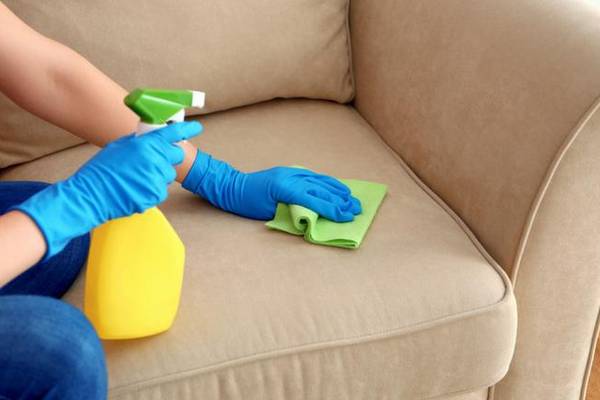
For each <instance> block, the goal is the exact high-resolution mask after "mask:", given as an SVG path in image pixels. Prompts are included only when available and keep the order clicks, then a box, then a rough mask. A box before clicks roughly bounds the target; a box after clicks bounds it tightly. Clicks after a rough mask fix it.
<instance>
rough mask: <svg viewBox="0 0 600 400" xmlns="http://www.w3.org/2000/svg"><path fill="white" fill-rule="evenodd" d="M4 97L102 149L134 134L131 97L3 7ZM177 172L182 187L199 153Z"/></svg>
mask: <svg viewBox="0 0 600 400" xmlns="http://www.w3.org/2000/svg"><path fill="white" fill-rule="evenodd" d="M0 92H3V93H4V94H5V95H7V96H8V97H9V98H10V99H11V100H13V101H14V102H15V103H16V104H18V105H19V106H20V107H22V108H24V109H25V110H27V111H29V112H31V113H33V114H35V115H37V116H38V117H40V118H42V119H44V120H46V121H48V122H50V123H52V124H54V125H57V126H59V127H61V128H64V129H65V130H67V131H69V132H71V133H73V134H75V135H77V136H79V137H81V138H83V139H85V140H86V141H88V142H90V143H94V144H96V145H98V146H104V145H105V144H106V143H108V142H110V141H112V140H114V139H116V138H118V137H120V136H122V135H126V134H129V133H131V132H133V131H134V129H135V127H136V123H137V117H136V115H135V114H133V113H132V112H131V111H130V110H129V109H128V108H127V107H126V106H125V105H124V104H123V98H124V97H125V95H126V94H127V92H126V91H125V90H124V89H123V88H122V87H121V86H119V85H118V84H117V83H116V82H114V81H113V80H111V79H110V78H109V77H107V76H106V75H104V74H103V73H102V72H101V71H100V70H98V69H97V68H96V67H94V66H93V65H92V64H91V63H90V62H88V61H87V60H86V59H85V58H83V57H82V56H81V55H79V54H78V53H76V52H75V51H73V50H71V49H70V48H68V47H66V46H64V45H62V44H60V43H58V42H56V41H53V40H51V39H49V38H47V37H45V36H43V35H41V34H39V33H38V32H36V31H34V30H33V29H32V28H30V27H29V26H27V25H26V24H25V23H24V22H23V21H21V20H20V19H19V18H18V17H17V16H16V15H14V14H13V13H12V12H11V11H10V10H9V9H8V8H7V7H6V6H5V5H3V4H2V3H1V2H0ZM181 146H182V148H183V149H184V151H185V153H186V158H185V160H184V162H183V163H182V164H181V165H179V166H178V168H177V180H178V181H179V182H181V181H182V180H183V179H184V178H185V176H186V174H187V172H188V171H189V169H190V167H191V165H192V163H193V161H194V157H195V155H196V150H195V148H194V146H193V145H191V144H190V143H182V144H181Z"/></svg>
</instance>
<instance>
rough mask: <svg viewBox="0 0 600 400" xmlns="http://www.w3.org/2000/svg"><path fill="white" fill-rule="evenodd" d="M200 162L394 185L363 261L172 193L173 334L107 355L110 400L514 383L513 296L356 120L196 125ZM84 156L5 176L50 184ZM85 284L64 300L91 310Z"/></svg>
mask: <svg viewBox="0 0 600 400" xmlns="http://www.w3.org/2000/svg"><path fill="white" fill-rule="evenodd" d="M202 121H203V123H204V125H205V131H204V134H203V135H202V136H201V137H199V138H196V139H195V140H194V142H195V143H196V144H197V145H198V146H199V147H200V148H202V149H203V150H204V151H207V152H210V153H212V154H213V155H214V156H216V157H218V158H221V159H225V160H228V161H230V162H231V163H232V164H233V165H235V166H237V167H240V168H241V169H244V170H254V169H259V168H266V167H270V166H273V165H291V164H299V165H303V166H306V167H310V168H313V169H315V170H318V171H321V172H324V173H328V174H332V175H335V176H339V177H345V178H357V179H366V180H372V181H377V182H382V183H386V184H388V185H389V192H388V196H387V197H386V199H385V200H384V202H383V204H382V206H381V208H380V210H379V214H378V215H377V217H376V219H375V221H374V223H373V225H372V226H371V229H370V231H369V233H368V234H367V236H366V239H365V241H364V242H363V245H362V246H361V248H359V249H357V250H344V249H338V248H331V247H323V246H316V245H311V244H308V243H307V242H305V241H303V240H302V239H301V238H298V237H295V236H291V235H287V234H284V233H281V232H276V231H272V230H269V229H267V228H266V227H265V226H264V223H263V222H260V221H253V220H248V219H243V218H240V217H237V216H234V215H230V214H227V213H224V212H221V211H219V210H217V209H215V208H213V207H211V206H210V205H208V204H207V203H205V202H204V201H203V200H201V199H199V198H196V197H194V196H192V195H190V194H189V193H187V192H185V191H184V190H182V189H181V188H180V187H178V186H176V185H173V187H172V188H171V194H170V197H169V199H168V200H167V201H166V202H165V203H164V204H163V205H161V209H162V210H163V211H164V212H165V213H166V215H167V216H168V218H169V219H170V221H171V222H172V224H173V225H174V226H175V228H176V229H177V231H178V232H179V234H180V235H181V237H182V239H183V241H184V243H185V245H186V248H187V262H186V272H185V279H184V287H183V294H182V300H181V305H180V309H179V313H178V317H177V320H176V322H175V324H174V326H173V327H172V329H171V330H170V331H168V332H167V333H164V334H161V335H158V336H155V337H150V338H145V339H140V340H131V341H114V342H106V343H105V349H106V353H107V358H108V365H109V375H110V387H111V396H112V397H111V398H114V399H246V400H247V399H383V398H390V399H391V398H395V399H396V398H397V399H400V398H401V399H418V398H429V397H433V396H438V395H444V394H449V393H454V392H461V391H467V390H475V389H478V388H481V387H486V386H489V385H492V384H494V383H495V382H497V381H498V380H499V379H500V378H501V377H502V376H503V375H504V374H505V372H506V371H507V369H508V365H509V362H510V359H511V356H512V352H513V347H514V341H515V326H516V308H515V303H514V297H513V295H512V289H511V287H510V284H509V283H508V281H507V279H506V276H505V275H504V273H503V272H502V271H501V270H500V269H499V268H498V267H497V265H496V264H495V263H494V262H493V260H491V259H490V258H489V257H488V256H487V255H486V254H485V252H484V251H483V250H482V249H481V247H480V246H479V244H478V243H477V242H476V241H475V240H474V239H473V238H472V237H471V236H470V234H469V233H468V231H466V228H464V226H463V225H462V223H461V222H460V221H458V220H457V219H456V218H455V216H454V215H453V214H452V212H450V211H448V210H447V209H446V208H445V207H444V206H443V205H442V204H440V203H439V202H438V200H437V199H436V197H435V195H433V194H432V193H430V192H428V190H426V189H424V188H423V187H422V186H421V185H420V184H419V183H418V182H417V181H416V180H415V179H414V178H413V177H412V176H411V174H410V173H409V172H407V170H406V169H405V167H404V165H403V163H402V162H401V160H399V159H398V158H397V157H396V155H395V154H394V153H393V152H392V151H391V150H390V149H389V148H388V147H387V146H386V145H385V143H383V142H382V141H381V139H380V138H379V136H378V135H377V134H376V133H375V132H374V131H373V130H372V129H371V127H370V126H369V125H368V124H367V123H366V122H365V121H364V120H363V119H362V118H361V117H360V115H359V114H358V113H357V112H356V111H355V110H354V109H353V108H351V107H349V106H343V105H339V104H334V103H330V102H325V101H314V100H276V101H271V102H268V103H263V104H258V105H253V106H248V107H244V108H239V109H235V110H230V111H226V112H222V113H218V114H212V115H208V116H205V117H203V118H202ZM94 151H96V150H95V149H94V148H93V147H92V146H89V145H82V146H79V147H76V148H72V149H68V150H65V151H63V152H60V153H56V154H53V155H50V156H47V157H45V158H43V159H40V160H37V161H34V162H31V163H28V164H25V165H22V166H18V167H13V168H11V169H8V170H5V171H4V172H3V173H2V175H1V177H0V178H1V179H42V180H55V179H59V178H61V177H64V176H66V175H68V174H69V173H71V172H72V171H73V170H74V169H75V168H76V166H77V165H78V164H80V163H81V162H83V161H84V160H85V159H86V158H87V157H89V156H90V155H91V154H92V153H93V152H94ZM82 292H83V278H81V279H79V281H78V282H77V283H76V284H75V286H74V287H73V288H72V290H71V291H70V292H69V293H68V295H67V297H66V299H67V301H69V302H72V303H74V304H76V305H77V306H81V305H82V294H83V293H82Z"/></svg>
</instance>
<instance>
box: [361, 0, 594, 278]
mask: <svg viewBox="0 0 600 400" xmlns="http://www.w3.org/2000/svg"><path fill="white" fill-rule="evenodd" d="M350 27H351V35H352V50H353V56H354V73H355V80H356V101H355V104H356V107H357V109H358V110H359V112H360V113H361V114H362V115H363V116H364V117H365V118H366V119H367V121H368V122H369V123H371V125H373V127H374V128H375V130H376V131H377V132H378V133H379V134H381V136H382V137H383V138H384V140H385V141H386V142H387V143H388V144H389V145H390V146H391V147H392V148H393V149H394V150H395V151H396V152H398V153H399V154H400V155H401V156H402V157H403V158H404V160H405V161H406V162H407V163H408V164H409V165H410V167H411V168H412V169H413V170H414V171H415V172H416V173H417V175H419V176H420V177H421V179H423V180H424V182H425V183H426V184H427V185H429V186H430V187H431V188H432V189H433V190H434V191H435V192H436V193H437V194H438V195H440V197H442V198H443V199H444V200H445V201H446V202H447V203H448V204H449V205H450V207H451V208H452V209H453V210H454V211H455V212H457V213H458V214H459V215H460V216H461V217H462V218H463V220H464V221H465V222H466V223H467V224H468V225H469V226H470V227H471V229H472V230H473V231H474V233H475V234H476V235H477V237H478V238H479V240H481V242H482V243H483V244H484V246H485V247H486V248H487V250H488V251H489V252H490V253H491V254H492V255H493V256H494V257H495V258H496V260H497V261H498V262H499V263H500V264H501V265H503V266H504V268H505V269H506V270H507V271H510V270H511V269H512V267H513V263H515V261H516V260H517V257H516V254H517V249H518V246H519V243H520V240H521V238H522V234H523V232H524V227H525V226H526V221H527V220H528V216H529V214H530V210H531V208H532V204H533V203H534V199H535V198H536V196H537V194H538V191H539V189H540V187H541V186H542V182H543V181H544V177H545V175H546V173H547V172H548V170H549V166H550V165H551V163H552V161H553V159H554V158H555V156H556V155H557V154H558V152H559V149H560V148H561V146H562V145H563V143H564V142H565V141H566V140H567V138H568V137H569V135H570V133H571V132H572V131H573V130H574V128H575V127H576V126H577V124H578V122H579V121H580V119H581V118H582V117H583V116H584V115H585V113H586V111H587V110H588V109H589V108H590V106H591V105H592V104H593V103H594V101H595V99H596V97H597V96H598V95H599V94H600V4H599V3H598V2H593V1H588V0H556V1H538V0H505V1H493V0H486V1H481V0H447V1H421V0H378V1H370V0H352V8H351V19H350Z"/></svg>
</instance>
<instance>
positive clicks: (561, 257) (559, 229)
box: [496, 101, 600, 400]
mask: <svg viewBox="0 0 600 400" xmlns="http://www.w3.org/2000/svg"><path fill="white" fill-rule="evenodd" d="M598 154H600V101H599V102H598V103H597V104H596V106H595V107H594V109H593V110H592V112H590V114H589V116H588V118H586V119H585V120H584V121H582V124H581V126H580V129H578V131H577V132H575V135H574V136H573V137H572V138H571V141H570V143H568V144H567V145H566V146H565V149H564V152H563V153H562V154H561V159H560V162H558V161H559V160H557V163H556V167H555V170H554V171H553V174H552V176H549V177H548V179H547V184H548V185H547V187H546V189H545V193H544V196H543V199H542V200H541V202H540V205H539V208H538V209H537V210H536V217H535V219H534V220H533V224H532V226H531V228H530V229H531V231H530V232H529V240H528V241H527V243H526V245H525V247H524V249H523V256H522V261H521V263H520V266H519V271H518V274H517V281H516V284H515V292H516V295H517V297H518V299H519V307H520V308H519V324H518V325H519V329H518V337H519V340H518V342H517V348H516V351H515V358H514V361H513V364H512V368H511V371H510V372H509V374H508V375H507V377H506V379H505V380H504V381H503V382H501V383H500V384H499V385H498V387H497V388H496V398H497V399H515V398H521V397H522V396H523V395H524V394H525V393H529V394H531V393H535V394H536V398H543V399H549V400H550V399H552V400H554V399H556V400H563V399H580V398H581V399H585V389H586V384H587V380H588V376H587V374H588V373H589V369H590V367H591V364H592V358H593V355H594V346H595V345H596V341H597V335H598V332H597V330H598V310H600V275H599V274H598V265H600V246H598V241H599V236H600V232H599V229H598V226H599V225H600V207H598V199H599V198H600V185H598V175H597V172H598V171H600V159H599V158H598ZM549 249H551V250H549ZM574 288H576V289H574ZM557 333H558V334H557ZM539 338H547V339H545V340H543V341H540V340H539Z"/></svg>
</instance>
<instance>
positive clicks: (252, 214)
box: [183, 151, 362, 222]
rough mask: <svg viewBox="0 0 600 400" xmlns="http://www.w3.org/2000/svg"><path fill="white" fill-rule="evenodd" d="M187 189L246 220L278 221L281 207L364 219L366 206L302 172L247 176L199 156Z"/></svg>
mask: <svg viewBox="0 0 600 400" xmlns="http://www.w3.org/2000/svg"><path fill="white" fill-rule="evenodd" d="M183 187H184V188H186V189H187V190H189V191H191V192H192V193H195V194H197V195H199V196H200V197H203V198H204V199H206V200H208V201H209V202H210V203H211V204H212V205H214V206H216V207H219V208H221V209H223V210H225V211H229V212H232V213H234V214H238V215H241V216H244V217H249V218H254V219H262V220H267V219H271V218H273V216H274V215H275V209H276V208H277V203H279V202H281V203H286V204H298V205H301V206H304V207H306V208H309V209H311V210H313V211H315V212H316V213H317V214H319V215H321V216H323V217H325V218H327V219H330V220H333V221H336V222H347V221H352V220H353V219H354V215H356V214H360V212H361V211H362V210H361V205H360V201H359V200H358V199H357V198H355V197H353V196H352V195H351V194H350V189H348V187H347V186H346V185H344V184H343V183H341V182H339V181H338V180H336V179H334V178H331V177H329V176H326V175H319V174H316V173H314V172H312V171H309V170H306V169H301V168H289V167H275V168H271V169H267V170H264V171H258V172H254V173H243V172H240V171H237V170H235V169H234V168H232V167H231V166H230V165H229V164H227V163H225V162H223V161H219V160H216V159H214V158H212V157H211V156H210V155H208V154H205V153H203V152H201V151H198V153H197V155H196V160H195V161H194V165H193V166H192V168H191V169H190V171H189V173H188V175H187V176H186V178H185V180H184V181H183Z"/></svg>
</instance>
